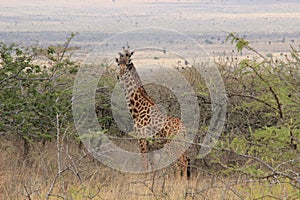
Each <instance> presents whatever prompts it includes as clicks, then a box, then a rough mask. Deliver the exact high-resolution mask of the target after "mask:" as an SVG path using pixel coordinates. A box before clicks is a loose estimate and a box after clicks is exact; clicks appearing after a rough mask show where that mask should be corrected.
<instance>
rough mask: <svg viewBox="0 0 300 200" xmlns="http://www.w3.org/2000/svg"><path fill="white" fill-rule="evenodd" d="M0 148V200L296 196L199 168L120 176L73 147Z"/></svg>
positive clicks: (279, 186) (7, 143) (4, 144)
mask: <svg viewBox="0 0 300 200" xmlns="http://www.w3.org/2000/svg"><path fill="white" fill-rule="evenodd" d="M0 147H1V149H0V151H1V160H0V169H1V173H0V199H28V200H29V199H107V200H108V199H120V200H123V199H124V200H128V199H141V200H142V199H207V200H214V199H215V200H219V199H228V200H229V199H230V200H232V199H297V198H299V191H297V190H296V189H295V188H294V189H293V187H291V186H290V185H289V183H288V182H286V183H284V182H281V183H276V182H272V181H270V182H269V181H266V180H261V181H260V180H252V179H250V178H247V177H242V176H241V175H239V176H235V175H227V176H224V175H218V174H217V173H216V174H214V173H210V172H208V171H206V170H201V169H198V170H197V172H196V170H193V171H194V172H193V174H192V177H191V179H190V180H188V181H186V180H180V179H175V178H174V176H173V174H172V170H171V169H164V170H161V171H158V172H155V173H152V174H126V173H121V172H118V171H115V170H112V169H110V168H108V167H106V166H103V165H102V164H101V163H99V162H98V161H97V160H94V159H93V158H92V157H91V156H90V155H89V154H87V152H86V150H85V149H84V148H80V147H79V145H78V144H74V143H73V144H72V143H69V144H67V143H64V144H61V149H60V150H61V151H60V154H58V151H57V145H56V144H55V142H53V143H48V144H45V145H36V146H35V147H34V148H33V149H32V151H31V153H30V156H28V157H27V158H26V159H25V161H23V156H22V154H21V152H22V144H21V143H20V141H13V142H12V140H2V141H1V145H0ZM58 155H59V156H58ZM58 158H59V160H60V162H58ZM59 171H60V172H59Z"/></svg>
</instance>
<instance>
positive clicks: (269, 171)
mask: <svg viewBox="0 0 300 200" xmlns="http://www.w3.org/2000/svg"><path fill="white" fill-rule="evenodd" d="M227 40H230V41H231V43H232V44H235V45H236V48H237V50H238V51H242V50H243V49H247V50H250V51H252V52H253V53H255V54H256V55H257V56H255V57H253V58H252V59H250V58H247V59H242V60H240V61H237V63H236V64H235V65H234V66H235V67H234V68H233V67H232V65H227V64H226V63H218V65H219V66H221V68H220V69H221V70H222V73H223V74H224V77H225V78H224V81H225V84H226V88H227V93H228V95H229V100H228V101H229V104H228V118H227V124H226V129H225V130H224V137H223V138H222V139H221V140H220V141H219V143H218V145H217V147H216V148H215V149H214V150H213V152H212V153H211V155H210V156H211V157H212V163H215V164H218V165H220V166H221V167H222V168H223V170H221V171H222V172H223V173H225V174H228V173H233V172H235V173H242V174H245V175H248V176H251V177H255V178H260V179H264V178H269V179H275V180H276V181H285V180H286V179H288V180H289V181H290V182H291V184H292V185H293V186H295V187H296V188H299V189H300V183H299V181H298V180H299V175H298V174H299V172H300V168H299V166H300V165H299V163H300V117H299V116H300V115H299V113H300V78H299V77H300V76H299V74H300V53H299V50H296V49H295V48H293V47H292V48H291V52H290V55H288V56H286V57H285V60H284V59H283V60H280V59H278V58H275V57H274V56H263V55H262V54H260V53H259V52H257V51H256V50H255V49H253V48H252V47H251V46H250V43H249V42H248V41H246V40H245V39H243V38H239V37H238V36H236V35H235V34H234V33H230V34H229V35H228V37H227ZM267 55H268V54H267ZM226 66H227V67H229V68H226Z"/></svg>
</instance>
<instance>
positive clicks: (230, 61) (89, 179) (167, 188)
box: [0, 33, 300, 199]
mask: <svg viewBox="0 0 300 200" xmlns="http://www.w3.org/2000/svg"><path fill="white" fill-rule="evenodd" d="M73 37H76V36H75V35H74V34H71V35H70V37H69V38H67V40H66V42H65V43H64V44H61V45H55V46H48V47H39V46H35V47H30V48H28V47H23V46H19V45H15V44H5V43H0V102H1V104H0V138H1V140H0V152H1V154H0V155H1V159H0V199H45V198H46V199H299V198H300V116H299V113H300V53H299V51H300V49H299V46H291V48H290V51H289V52H287V53H286V54H284V55H282V56H281V57H280V58H278V57H276V56H273V55H272V54H265V53H261V52H259V51H257V50H256V49H254V48H252V46H251V43H249V42H248V41H247V40H245V39H243V38H241V37H239V36H238V35H236V34H232V33H230V34H228V37H227V41H226V42H227V45H235V47H236V51H237V52H251V53H252V54H251V55H252V56H251V57H235V56H233V55H232V56H223V57H222V56H215V57H214V62H215V63H216V65H217V66H218V69H219V71H220V73H221V75H222V78H223V81H224V84H225V87H226V94H227V113H226V123H225V127H224V130H223V132H222V135H221V137H220V139H219V140H218V142H217V145H216V146H215V147H214V148H213V150H212V151H211V152H210V154H208V155H207V156H205V157H203V158H200V157H197V155H196V154H193V152H195V151H197V150H198V149H199V148H200V147H201V139H203V135H205V134H206V131H207V128H208V125H209V120H210V118H211V110H210V108H211V101H210V97H209V91H208V89H207V87H206V85H205V83H204V81H203V79H202V77H201V75H200V74H198V73H197V71H196V70H195V68H194V67H192V66H187V67H183V68H177V69H176V70H178V71H179V72H180V73H182V74H183V75H184V77H185V78H186V79H187V80H188V81H189V82H190V83H191V85H193V88H194V90H195V91H196V94H197V100H198V102H199V107H200V113H201V120H200V122H199V123H200V124H199V125H200V127H201V128H200V129H199V135H198V137H197V138H196V139H195V141H194V143H193V145H192V147H191V149H190V150H189V154H190V157H191V171H192V175H191V179H190V180H188V181H185V180H180V179H175V178H174V176H173V171H172V168H171V167H170V168H167V169H163V170H160V171H157V172H154V173H151V174H127V173H122V172H118V171H115V170H113V169H110V168H108V167H106V166H104V165H103V164H101V163H100V162H99V161H98V160H96V159H94V158H93V156H92V155H91V153H90V152H88V150H86V148H85V147H84V146H83V145H82V144H81V142H80V139H79V138H78V135H77V132H76V129H75V126H74V122H73V117H72V91H73V84H74V83H73V82H74V80H75V78H76V73H77V71H78V69H79V67H80V66H81V63H79V62H77V61H75V59H73V57H72V56H73V54H74V53H75V52H76V51H78V49H77V48H76V47H75V45H72V39H73ZM155 59H159V58H155ZM102 66H103V67H105V68H106V72H105V74H104V76H102V78H101V79H100V81H99V87H98V89H97V91H96V106H95V110H96V113H97V116H98V121H99V124H100V125H101V126H102V127H103V130H104V132H105V134H107V136H108V137H111V138H112V140H114V141H115V143H117V144H120V145H123V146H124V148H128V149H131V148H132V149H134V147H135V145H136V144H135V141H134V140H132V138H130V135H128V134H126V133H125V132H123V131H121V130H119V128H118V126H117V124H116V123H115V122H114V119H113V116H112V111H111V105H110V103H111V92H112V90H113V87H114V85H115V83H116V79H115V72H114V71H113V68H111V66H109V65H108V63H102ZM146 89H147V91H148V93H149V95H150V96H151V97H152V98H153V99H154V101H155V102H157V103H158V104H160V105H161V106H162V107H163V108H164V110H165V112H168V113H170V114H173V115H177V114H178V113H176V112H178V110H179V109H180V108H178V106H179V105H178V102H177V100H176V98H174V97H173V96H172V94H171V93H170V91H166V90H165V88H160V87H158V86H153V85H152V86H151V85H147V86H146ZM168 92H169V93H170V94H169V93H168ZM127 139H128V140H127ZM121 143H122V144H121Z"/></svg>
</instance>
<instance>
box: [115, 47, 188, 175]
mask: <svg viewBox="0 0 300 200" xmlns="http://www.w3.org/2000/svg"><path fill="white" fill-rule="evenodd" d="M133 53H134V52H131V51H130V50H129V47H128V48H127V49H125V48H124V47H123V53H119V58H116V62H117V64H118V66H119V71H120V72H119V75H118V76H117V79H118V83H119V85H120V86H121V88H122V89H123V92H124V94H125V98H126V104H127V107H128V110H129V112H130V114H131V117H132V119H133V122H134V131H135V132H136V133H137V134H138V136H139V148H140V152H141V153H142V154H143V157H144V162H145V166H146V168H147V169H148V158H146V156H145V155H146V154H147V153H148V152H149V151H151V150H153V149H159V148H162V147H164V146H166V145H168V144H169V143H170V142H171V140H172V139H170V138H173V137H174V136H175V135H176V134H179V133H184V132H186V129H185V127H184V124H183V122H182V121H181V120H180V119H179V118H176V117H172V116H167V115H165V114H163V113H162V112H161V111H160V110H159V108H158V107H157V105H156V104H155V103H154V102H153V101H152V100H151V99H150V97H149V95H148V94H147V92H146V90H145V88H144V87H143V85H142V82H141V79H140V77H139V75H138V73H137V71H136V68H135V66H134V64H133V63H132V62H131V56H132V55H133ZM149 135H150V137H152V138H154V139H155V140H154V141H152V142H149V139H148V137H149ZM178 157H179V158H178V160H177V162H176V163H175V164H176V166H177V168H179V169H178V170H176V174H177V176H181V177H182V178H184V179H187V178H188V177H189V176H190V171H189V160H188V157H187V156H186V154H182V155H178Z"/></svg>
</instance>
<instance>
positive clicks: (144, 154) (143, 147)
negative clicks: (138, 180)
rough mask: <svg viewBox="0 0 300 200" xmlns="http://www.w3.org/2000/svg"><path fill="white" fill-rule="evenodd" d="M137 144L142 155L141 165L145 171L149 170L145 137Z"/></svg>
mask: <svg viewBox="0 0 300 200" xmlns="http://www.w3.org/2000/svg"><path fill="white" fill-rule="evenodd" d="M139 146H140V152H141V153H142V157H143V165H144V169H145V170H146V171H148V170H149V161H148V160H149V159H148V154H147V153H148V143H147V141H146V140H145V139H140V140H139Z"/></svg>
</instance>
